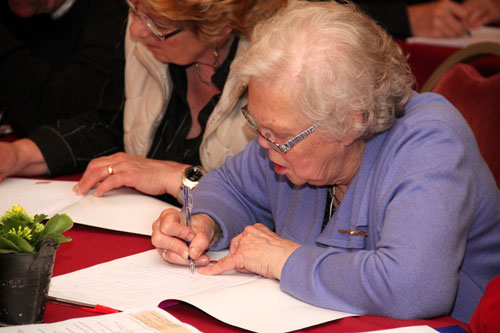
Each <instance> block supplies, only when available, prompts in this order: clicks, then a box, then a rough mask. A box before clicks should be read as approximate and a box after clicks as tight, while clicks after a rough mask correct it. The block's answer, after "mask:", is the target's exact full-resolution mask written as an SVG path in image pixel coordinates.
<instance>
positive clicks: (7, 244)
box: [0, 237, 21, 253]
mask: <svg viewBox="0 0 500 333" xmlns="http://www.w3.org/2000/svg"><path fill="white" fill-rule="evenodd" d="M0 251H13V252H21V249H19V248H18V247H17V246H16V244H14V243H13V242H11V241H10V240H8V239H7V238H5V237H0ZM1 253H12V252H1Z"/></svg>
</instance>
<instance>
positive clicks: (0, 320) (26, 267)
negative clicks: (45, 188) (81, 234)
mask: <svg viewBox="0 0 500 333" xmlns="http://www.w3.org/2000/svg"><path fill="white" fill-rule="evenodd" d="M46 217H47V215H44V214H40V215H35V216H30V215H28V214H27V213H26V210H25V209H24V208H22V207H20V206H18V205H14V206H12V208H10V209H8V210H7V211H6V212H5V213H4V214H3V215H2V216H1V217H0V267H1V270H0V295H2V296H1V297H0V326H7V325H21V324H32V323H39V322H41V321H42V320H43V315H44V312H45V303H46V300H47V292H48V288H49V283H50V278H51V276H52V268H53V266H54V257H55V253H56V250H57V247H58V246H59V244H60V243H62V242H68V241H71V238H70V237H65V236H63V235H62V234H61V233H62V232H64V231H66V230H68V229H70V228H71V227H72V226H73V221H72V220H71V218H69V217H68V216H67V215H66V214H61V215H59V214H57V215H54V216H53V217H51V218H50V219H48V220H47V219H46Z"/></svg>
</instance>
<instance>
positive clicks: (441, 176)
mask: <svg viewBox="0 0 500 333" xmlns="http://www.w3.org/2000/svg"><path fill="white" fill-rule="evenodd" d="M326 191H327V189H326V187H316V186H308V185H306V186H296V185H293V184H292V183H290V182H289V181H288V180H287V178H286V176H283V175H278V174H276V173H275V172H274V171H273V167H272V164H271V163H270V162H269V159H268V158H267V151H266V149H264V148H262V147H261V146H259V145H258V143H257V141H252V142H251V143H250V144H249V145H248V146H247V148H246V149H245V150H244V151H243V152H242V153H240V154H238V155H236V156H233V157H230V158H228V159H227V161H226V163H225V165H224V166H222V167H221V168H219V169H216V170H213V171H212V172H210V173H209V174H208V175H207V176H205V177H204V178H203V180H202V181H201V182H200V184H199V186H198V187H197V189H196V191H194V194H193V196H194V197H193V199H194V210H193V212H194V213H205V214H208V215H210V216H212V217H213V218H214V219H215V220H216V221H217V222H218V223H219V224H220V226H221V229H222V238H221V239H220V240H219V241H218V243H217V244H215V246H214V247H213V248H212V249H213V250H218V249H222V248H226V247H228V246H229V244H230V240H231V239H232V238H233V237H234V236H236V235H237V234H239V233H240V232H242V231H243V229H244V227H245V226H247V225H251V224H254V223H256V222H261V223H264V224H265V225H266V226H268V227H269V228H271V229H272V230H275V231H276V233H277V234H278V235H280V236H281V237H284V238H287V239H291V240H293V241H295V242H298V243H300V244H302V246H301V247H300V248H298V249H297V250H296V251H295V252H293V254H292V255H291V256H290V257H289V259H288V260H287V262H286V264H285V266H284V268H283V271H282V274H281V281H280V286H281V289H282V290H283V291H285V292H287V293H289V294H290V295H293V296H295V297H297V298H299V299H301V300H303V301H305V302H308V303H311V304H314V305H317V306H320V307H324V308H330V309H335V310H339V311H346V312H354V313H359V314H374V315H382V316H390V317H396V318H425V317H435V316H439V315H445V314H450V315H451V316H453V317H455V318H457V319H459V320H462V321H466V322H467V321H468V320H469V318H470V316H471V315H472V312H473V311H474V309H475V307H476V305H477V303H478V302H479V299H480V298H481V296H482V293H483V291H484V289H485V287H486V285H487V283H488V281H489V280H491V279H492V278H493V277H494V276H496V275H498V274H500V193H499V190H498V187H497V186H496V183H495V180H494V178H493V176H492V174H491V172H490V170H489V169H488V167H487V165H486V163H485V162H484V160H483V159H482V157H481V155H480V153H479V150H478V147H477V144H476V141H475V138H474V135H473V133H472V131H471V130H470V128H469V127H468V126H467V124H466V122H465V120H464V119H463V118H462V116H461V115H460V113H459V112H458V111H457V110H456V109H455V108H454V107H453V106H452V105H451V104H450V103H448V102H447V101H446V100H445V99H444V98H442V97H441V96H439V95H436V94H430V93H427V94H421V95H418V94H416V93H414V94H413V96H412V98H411V100H410V101H409V102H408V104H407V106H406V114H405V116H404V117H402V118H400V119H398V120H397V121H396V123H395V124H394V126H393V127H392V128H391V129H389V130H388V131H386V132H384V133H382V134H379V135H377V136H375V137H374V138H373V139H371V140H370V141H368V142H367V145H366V148H365V152H364V156H363V159H362V163H361V166H360V169H359V171H358V173H357V174H356V176H355V177H354V179H353V181H352V183H351V184H350V186H349V188H348V190H347V192H346V193H345V195H344V198H343V199H342V203H341V205H340V207H339V208H338V209H337V210H336V212H335V214H334V215H333V216H332V218H331V220H330V221H329V223H328V225H327V226H326V227H325V229H324V230H323V232H321V225H322V220H323V216H324V211H325V205H326V197H327V195H326ZM338 229H357V230H360V231H364V232H367V233H368V236H363V235H348V234H346V233H343V232H338Z"/></svg>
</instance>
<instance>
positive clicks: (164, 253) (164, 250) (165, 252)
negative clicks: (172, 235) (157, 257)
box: [161, 249, 167, 261]
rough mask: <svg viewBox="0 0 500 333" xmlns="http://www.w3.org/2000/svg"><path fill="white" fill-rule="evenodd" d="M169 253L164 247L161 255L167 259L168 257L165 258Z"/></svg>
mask: <svg viewBox="0 0 500 333" xmlns="http://www.w3.org/2000/svg"><path fill="white" fill-rule="evenodd" d="M166 254H167V249H163V252H162V253H161V257H162V258H163V260H165V261H167V258H165V255H166Z"/></svg>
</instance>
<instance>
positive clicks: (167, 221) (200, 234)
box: [151, 209, 220, 266]
mask: <svg viewBox="0 0 500 333" xmlns="http://www.w3.org/2000/svg"><path fill="white" fill-rule="evenodd" d="M183 221H184V220H183V216H182V213H181V212H179V211H178V210H176V209H166V210H164V211H163V212H162V213H161V215H160V217H159V218H158V219H157V220H156V221H155V222H154V223H153V234H152V237H151V242H152V243H153V245H154V246H155V247H156V248H157V249H158V251H159V252H160V254H161V255H162V256H163V257H164V259H165V260H167V261H168V262H169V263H172V264H178V265H189V261H188V256H190V257H191V258H192V259H193V260H194V261H195V265H196V266H205V265H208V263H209V262H210V258H209V257H208V256H207V255H205V254H203V253H204V252H205V251H206V249H207V248H208V247H209V246H210V244H213V243H215V242H216V241H217V239H218V238H219V235H220V231H219V227H218V225H217V224H216V223H215V222H214V220H212V219H211V218H210V217H209V216H207V215H203V214H195V215H193V216H192V217H191V228H189V227H188V226H186V225H185V224H184V223H183ZM187 242H190V246H189V248H188V247H187V245H186V243H187ZM164 250H165V254H164V255H163V251H164Z"/></svg>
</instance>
